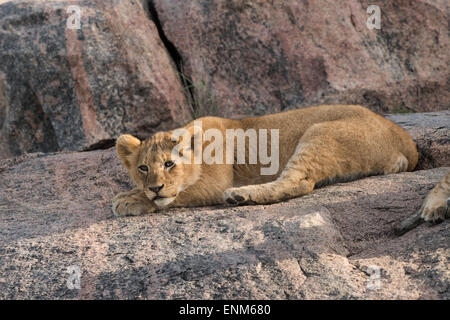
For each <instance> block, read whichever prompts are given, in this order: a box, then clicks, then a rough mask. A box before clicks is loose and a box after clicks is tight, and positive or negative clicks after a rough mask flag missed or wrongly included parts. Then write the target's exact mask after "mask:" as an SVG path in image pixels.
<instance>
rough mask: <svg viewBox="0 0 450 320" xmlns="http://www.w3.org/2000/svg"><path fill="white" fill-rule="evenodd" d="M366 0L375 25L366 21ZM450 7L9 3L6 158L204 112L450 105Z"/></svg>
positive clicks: (78, 145) (1, 38)
mask: <svg viewBox="0 0 450 320" xmlns="http://www.w3.org/2000/svg"><path fill="white" fill-rule="evenodd" d="M370 4H378V5H379V6H380V8H381V29H380V30H377V29H373V30H369V29H368V28H367V26H366V22H367V19H368V17H369V16H370V14H368V13H367V12H366V9H367V7H368V6H369V5H370ZM69 6H78V7H79V8H80V10H81V11H80V19H81V20H80V22H81V23H80V29H71V28H68V24H69V26H71V25H73V22H74V20H73V19H72V17H74V16H75V15H76V14H74V13H73V12H70V11H69V12H68V9H69ZM448 12H449V7H448V2H447V1H428V0H419V1H407V0H401V1H384V2H376V1H375V2H374V1H369V0H351V1H343V0H339V1H332V2H330V1H324V0H314V1H312V0H304V1H297V0H276V1H259V0H258V1H254V0H251V1H250V0H232V1H203V0H192V1H172V0H107V1H88V0H75V1H64V0H56V1H48V0H47V1H33V0H26V1H23V0H12V1H4V0H3V1H0V25H1V29H0V61H1V62H2V63H1V64H0V158H8V157H12V156H17V155H20V154H23V153H26V152H54V151H60V150H82V149H86V148H91V149H95V148H100V147H106V146H108V145H110V144H112V143H113V140H114V139H115V138H116V137H117V136H118V135H119V134H120V133H125V132H127V133H132V134H136V135H139V136H142V137H145V136H147V135H149V134H151V133H153V132H155V131H158V130H164V129H168V128H174V127H176V126H177V125H180V124H183V123H185V122H187V121H188V120H189V119H190V118H191V117H192V116H198V115H205V114H213V115H222V116H230V117H241V116H245V115H259V114H263V113H264V114H265V113H272V112H278V111H281V110H284V109H289V108H294V106H295V107H301V106H309V105H313V104H320V103H357V104H363V105H365V106H368V107H369V108H371V109H373V110H376V111H378V112H400V111H432V110H443V109H448V108H449V106H450V93H449V90H448V87H449V85H450V84H449V78H448V74H449V64H448V47H449V37H448V30H447V20H448ZM181 79H183V80H184V81H181ZM188 86H189V87H190V88H191V90H190V91H189V90H187V87H188Z"/></svg>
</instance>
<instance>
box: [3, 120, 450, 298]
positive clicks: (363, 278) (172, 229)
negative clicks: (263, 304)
mask: <svg viewBox="0 0 450 320" xmlns="http://www.w3.org/2000/svg"><path fill="white" fill-rule="evenodd" d="M442 114H446V113H442ZM445 117H448V114H447V115H446V116H438V115H437V114H435V115H433V114H425V115H423V118H418V115H398V116H397V115H396V116H393V118H395V121H397V122H399V123H403V124H404V125H405V126H406V127H408V128H409V129H408V130H412V132H414V126H413V125H414V123H415V121H417V123H416V124H415V125H416V126H420V125H421V124H423V125H424V126H425V125H426V124H429V125H430V126H431V127H432V128H438V127H446V125H439V124H437V122H438V121H447V122H446V123H447V125H448V123H449V122H448V119H446V118H445ZM423 119H428V120H423ZM446 128H447V129H446V130H447V131H446V133H445V132H443V133H442V135H440V136H442V137H444V135H445V134H446V135H447V139H446V140H445V139H443V140H440V141H441V142H443V143H446V144H447V146H448V143H449V139H448V134H449V131H448V127H446ZM426 129H427V128H425V127H424V130H426ZM439 130H441V129H439ZM419 131H420V130H419ZM410 132H411V131H410ZM419 136H420V135H419ZM435 138H436V137H435V136H434V135H427V134H424V135H423V136H422V139H423V143H424V145H427V144H428V142H429V141H428V142H427V140H426V139H435ZM444 140H445V141H444ZM419 146H420V145H419ZM427 150H434V149H426V148H422V152H424V153H423V159H428V158H430V159H433V157H434V156H438V155H441V154H440V153H434V154H433V155H432V156H428V155H427V154H426V152H427ZM442 150H443V152H447V153H446V154H445V155H443V156H444V157H447V158H446V159H448V151H449V149H448V148H442ZM439 161H440V160H439V159H436V160H433V161H431V162H429V164H436V163H441V162H439ZM447 166H448V163H447ZM449 170H450V168H449V167H441V168H435V169H429V170H420V171H415V172H407V173H400V174H393V175H385V176H374V177H369V178H365V179H362V180H357V181H353V182H349V183H342V184H336V185H331V186H328V187H324V188H320V189H317V190H315V191H313V193H311V194H310V195H307V196H304V197H301V198H296V199H292V200H289V201H285V202H281V203H278V204H273V205H259V206H243V207H227V206H215V207H202V208H177V209H171V210H167V211H162V212H157V213H154V214H150V215H145V216H139V217H125V218H115V217H114V216H113V213H112V211H111V199H112V198H113V196H114V195H115V194H117V193H118V192H121V191H125V190H127V189H131V188H132V182H131V181H130V179H129V177H128V175H127V173H126V171H125V169H124V168H123V167H122V165H121V164H120V161H119V160H118V158H117V156H116V155H115V152H114V149H108V150H96V151H90V152H60V153H55V154H43V153H34V154H27V155H23V156H21V157H18V158H14V159H8V160H3V161H1V162H0V225H1V226H2V227H1V228H0V257H1V259H0V299H74V298H77V299H200V298H204V299H450V295H449V290H448V288H449V279H450V277H449V271H448V259H449V257H450V248H449V242H448V239H449V236H450V222H449V221H448V220H447V221H445V222H443V223H441V224H439V225H431V224H426V223H424V224H422V225H420V226H418V227H417V228H415V229H413V230H411V231H409V232H408V233H406V234H404V235H402V236H397V235H396V233H395V229H396V227H397V226H398V225H399V224H400V222H401V221H403V220H404V219H405V218H407V217H409V216H410V215H412V214H413V213H415V212H416V211H417V210H418V208H419V207H420V205H421V203H422V201H423V199H424V198H425V196H426V195H427V193H428V192H429V190H430V189H431V188H432V187H433V186H434V185H435V184H436V183H437V182H438V181H439V180H440V179H441V178H442V177H443V176H444V175H445V174H446V173H447V172H449ZM78 275H79V277H78ZM77 279H79V280H80V282H79V283H78V282H77ZM78 284H79V286H78Z"/></svg>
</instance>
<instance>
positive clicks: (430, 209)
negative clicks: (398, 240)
mask: <svg viewBox="0 0 450 320" xmlns="http://www.w3.org/2000/svg"><path fill="white" fill-rule="evenodd" d="M449 217H450V172H449V173H447V175H445V176H444V178H442V180H441V181H440V182H439V183H438V184H437V185H436V186H435V187H434V188H433V190H431V191H430V193H429V194H428V195H427V196H426V198H425V200H424V201H423V204H422V206H421V207H420V209H419V211H418V212H416V213H415V214H413V215H411V216H409V217H408V218H407V219H405V220H404V221H402V222H401V223H400V224H399V226H397V227H396V230H395V231H396V233H397V234H398V235H402V234H404V233H406V232H408V231H409V230H411V229H413V228H415V227H416V226H418V225H419V224H420V223H421V222H423V221H427V222H441V221H443V220H445V218H449Z"/></svg>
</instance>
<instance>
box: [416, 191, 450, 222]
mask: <svg viewBox="0 0 450 320" xmlns="http://www.w3.org/2000/svg"><path fill="white" fill-rule="evenodd" d="M449 202H450V198H449V199H446V198H444V197H439V196H436V195H434V196H433V195H430V196H429V197H428V198H427V199H426V200H425V203H424V205H423V207H422V209H421V215H420V216H421V217H422V219H423V220H425V221H428V222H440V221H443V220H445V217H446V216H447V217H448V216H449V215H450V210H449V206H448V204H449Z"/></svg>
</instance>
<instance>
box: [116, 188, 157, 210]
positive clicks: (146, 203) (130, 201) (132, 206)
mask: <svg viewBox="0 0 450 320" xmlns="http://www.w3.org/2000/svg"><path fill="white" fill-rule="evenodd" d="M112 209H113V212H114V215H115V216H138V215H142V214H146V213H150V212H154V211H155V210H156V209H155V206H154V205H153V204H152V202H151V201H150V200H149V199H148V198H147V197H146V196H145V194H144V193H143V192H142V191H138V190H131V191H127V192H122V193H119V194H118V195H117V196H116V197H114V199H113V203H112Z"/></svg>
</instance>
